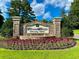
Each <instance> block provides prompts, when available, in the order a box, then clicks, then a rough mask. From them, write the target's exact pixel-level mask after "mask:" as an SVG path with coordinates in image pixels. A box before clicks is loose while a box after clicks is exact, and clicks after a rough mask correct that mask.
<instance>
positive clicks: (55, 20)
mask: <svg viewBox="0 0 79 59" xmlns="http://www.w3.org/2000/svg"><path fill="white" fill-rule="evenodd" d="M61 18H62V17H55V18H54V19H53V22H61Z"/></svg>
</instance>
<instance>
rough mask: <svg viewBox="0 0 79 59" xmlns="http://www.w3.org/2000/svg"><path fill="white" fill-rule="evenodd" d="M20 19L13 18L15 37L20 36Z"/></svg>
mask: <svg viewBox="0 0 79 59" xmlns="http://www.w3.org/2000/svg"><path fill="white" fill-rule="evenodd" d="M20 18H21V17H19V16H13V17H12V19H13V36H14V37H16V36H19V35H20V31H19V30H20Z"/></svg>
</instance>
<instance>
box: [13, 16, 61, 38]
mask: <svg viewBox="0 0 79 59" xmlns="http://www.w3.org/2000/svg"><path fill="white" fill-rule="evenodd" d="M20 33H22V34H21V35H20ZM13 36H20V37H21V38H23V37H24V38H28V37H30V38H31V37H40V36H56V37H61V18H59V17H57V18H54V19H53V20H52V23H43V22H38V21H33V22H30V23H24V24H20V17H18V16H15V17H13Z"/></svg>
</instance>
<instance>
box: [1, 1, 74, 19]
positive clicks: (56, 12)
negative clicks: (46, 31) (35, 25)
mask: <svg viewBox="0 0 79 59" xmlns="http://www.w3.org/2000/svg"><path fill="white" fill-rule="evenodd" d="M10 2H11V0H0V9H1V11H2V15H3V16H4V18H8V17H9V15H8V14H7V13H8V9H9V7H10V6H11V4H10ZM72 2H73V0H29V3H30V6H31V7H32V10H33V11H34V14H35V15H36V18H37V19H38V20H42V19H47V20H52V19H53V18H54V17H60V16H61V12H62V9H63V8H64V11H65V12H66V14H68V12H69V11H70V6H71V3H72Z"/></svg>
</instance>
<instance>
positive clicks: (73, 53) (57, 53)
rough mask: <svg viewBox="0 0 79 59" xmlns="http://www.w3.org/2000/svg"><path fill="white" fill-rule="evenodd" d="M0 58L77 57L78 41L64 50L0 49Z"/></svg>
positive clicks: (42, 58)
mask: <svg viewBox="0 0 79 59" xmlns="http://www.w3.org/2000/svg"><path fill="white" fill-rule="evenodd" d="M0 59H79V41H77V45H76V46H75V47H72V48H68V49H64V50H23V51H21V50H7V49H3V48H1V49H0Z"/></svg>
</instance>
